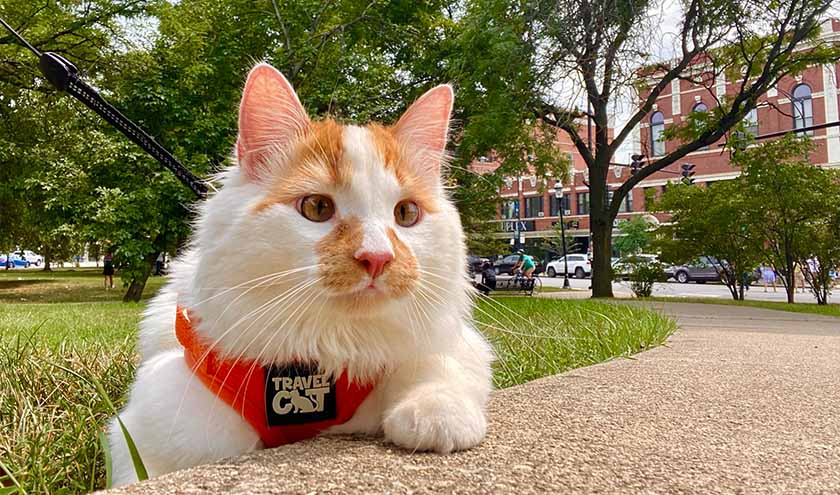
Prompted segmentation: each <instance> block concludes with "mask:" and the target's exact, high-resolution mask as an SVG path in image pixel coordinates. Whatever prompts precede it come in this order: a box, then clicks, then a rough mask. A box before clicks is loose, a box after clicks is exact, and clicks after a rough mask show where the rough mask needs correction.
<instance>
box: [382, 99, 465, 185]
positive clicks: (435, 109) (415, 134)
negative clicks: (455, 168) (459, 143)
mask: <svg viewBox="0 0 840 495" xmlns="http://www.w3.org/2000/svg"><path fill="white" fill-rule="evenodd" d="M454 99H455V95H454V93H453V91H452V86H450V85H448V84H443V85H440V86H437V87H435V88H432V89H430V90H429V91H427V92H426V93H425V94H423V96H421V97H420V98H419V99H418V100H417V101H415V102H414V103H412V105H411V106H410V107H409V108H408V110H406V111H405V113H404V114H403V115H402V117H400V120H399V122H397V124H396V126H394V131H395V133H396V135H397V136H398V137H399V138H400V139H403V140H405V141H406V142H407V143H409V144H410V145H411V146H413V147H415V148H416V149H417V151H418V152H420V153H421V154H422V155H423V156H421V159H422V162H423V165H424V166H425V167H427V171H428V172H431V173H433V174H434V175H438V174H439V173H440V166H441V163H442V162H443V158H444V151H445V149H446V136H447V134H448V133H449V117H450V115H451V114H452V102H453V101H454Z"/></svg>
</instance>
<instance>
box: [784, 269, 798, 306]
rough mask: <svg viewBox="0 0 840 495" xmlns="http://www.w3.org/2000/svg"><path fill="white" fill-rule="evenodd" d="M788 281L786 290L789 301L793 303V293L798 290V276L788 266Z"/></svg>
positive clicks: (786, 276) (786, 278)
mask: <svg viewBox="0 0 840 495" xmlns="http://www.w3.org/2000/svg"><path fill="white" fill-rule="evenodd" d="M785 280H786V281H787V284H785V285H786V287H785V290H786V291H787V302H788V303H790V304H793V294H794V292H795V291H796V277H795V276H794V274H793V269H792V268H790V267H788V272H787V273H786V274H785Z"/></svg>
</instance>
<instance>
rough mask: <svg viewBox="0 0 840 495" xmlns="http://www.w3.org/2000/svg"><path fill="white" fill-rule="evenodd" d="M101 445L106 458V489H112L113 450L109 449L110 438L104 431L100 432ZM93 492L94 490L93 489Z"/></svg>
mask: <svg viewBox="0 0 840 495" xmlns="http://www.w3.org/2000/svg"><path fill="white" fill-rule="evenodd" d="M99 445H100V446H101V448H102V455H103V456H104V457H105V488H106V489H107V488H111V480H112V476H113V474H112V473H113V464H112V463H111V449H110V447H108V437H107V436H106V435H105V432H104V431H100V432H99ZM91 491H93V489H92V488H91Z"/></svg>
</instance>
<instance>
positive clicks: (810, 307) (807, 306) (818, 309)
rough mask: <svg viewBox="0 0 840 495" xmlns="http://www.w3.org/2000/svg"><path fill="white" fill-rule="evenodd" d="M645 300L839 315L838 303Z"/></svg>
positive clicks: (675, 298) (748, 300)
mask: <svg viewBox="0 0 840 495" xmlns="http://www.w3.org/2000/svg"><path fill="white" fill-rule="evenodd" d="M645 300H646V301H662V302H685V303H698V304H723V305H727V306H749V307H753V308H763V309H774V310H777V311H788V312H790V313H812V314H817V315H825V316H836V317H840V304H826V305H823V306H821V305H819V304H815V303H794V304H788V303H786V302H781V301H755V300H750V299H747V300H745V301H736V300H734V299H724V298H712V297H649V298H647V299H645Z"/></svg>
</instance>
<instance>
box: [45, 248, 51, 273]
mask: <svg viewBox="0 0 840 495" xmlns="http://www.w3.org/2000/svg"><path fill="white" fill-rule="evenodd" d="M51 263H52V257H51V256H50V250H49V248H47V249H44V271H45V272H51V271H52V266H50V264H51Z"/></svg>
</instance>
